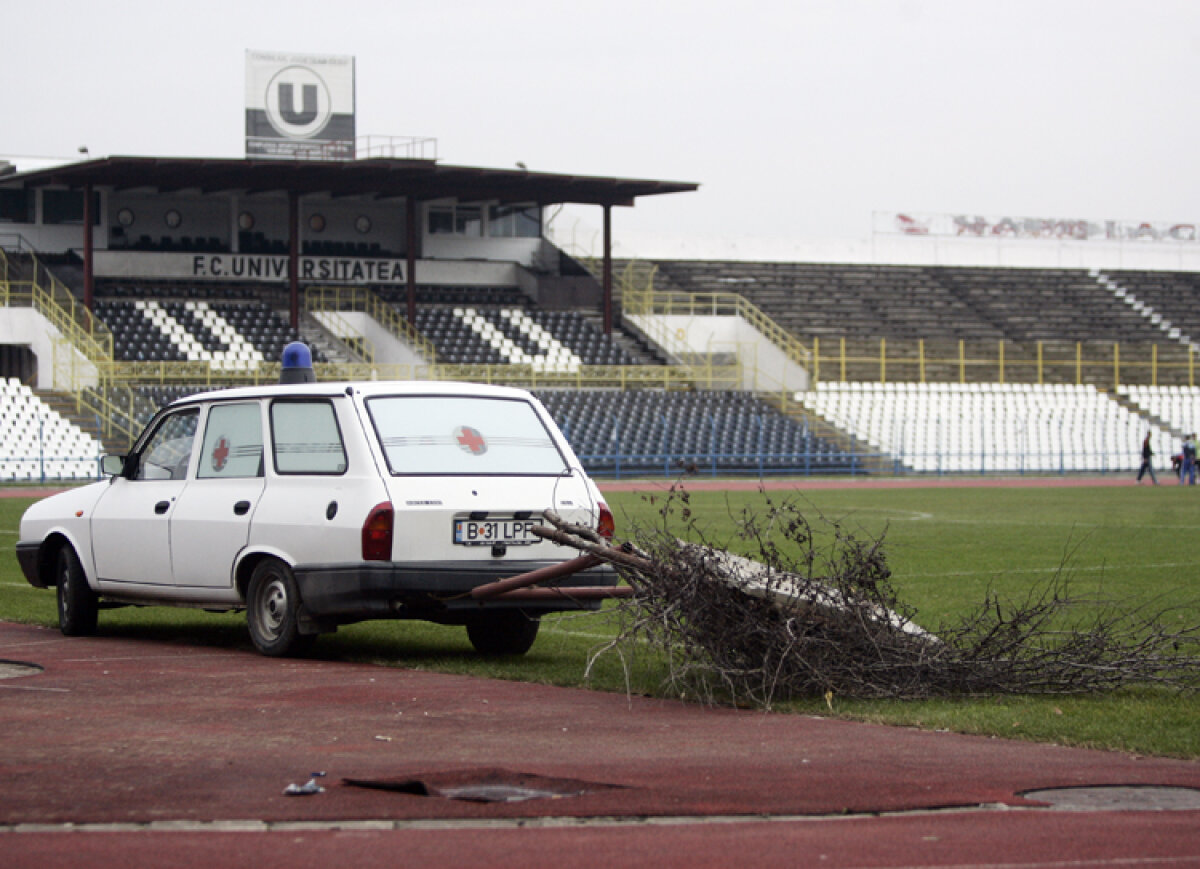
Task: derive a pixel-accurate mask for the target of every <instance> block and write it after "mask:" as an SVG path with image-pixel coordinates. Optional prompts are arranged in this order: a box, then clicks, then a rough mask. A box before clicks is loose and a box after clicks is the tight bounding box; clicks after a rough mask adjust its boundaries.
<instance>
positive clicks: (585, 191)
mask: <svg viewBox="0 0 1200 869" xmlns="http://www.w3.org/2000/svg"><path fill="white" fill-rule="evenodd" d="M13 183H17V184H21V185H23V186H26V187H45V186H60V185H61V186H66V187H70V188H76V189H80V188H83V187H86V186H87V185H89V184H90V185H92V186H93V187H112V188H114V189H118V190H120V189H149V190H159V191H168V192H169V191H179V190H198V191H200V192H202V193H218V192H222V191H235V190H236V191H242V192H246V193H269V192H289V191H294V192H296V193H299V194H301V195H316V194H326V195H329V196H337V197H344V196H369V197H377V198H388V197H410V196H411V197H413V198H415V199H440V198H455V199H458V200H459V201H463V202H473V201H480V200H500V201H502V202H537V203H539V204H542V205H545V204H554V203H584V204H591V205H633V204H634V200H635V199H636V198H637V197H638V196H654V195H657V194H661V193H685V192H690V191H693V190H696V189H697V188H698V187H699V186H700V185H699V184H694V183H691V182H676V181H653V180H648V179H634V178H611V177H599V176H589V175H563V174H557V173H549V172H530V171H528V170H525V169H486V168H479V167H472V166H450V165H445V164H442V163H438V162H437V161H434V160H397V159H366V160H346V161H327V162H326V161H321V162H318V161H300V160H263V159H255V160H249V159H211V158H196V157H104V158H100V159H96V160H84V161H81V162H78V163H70V164H66V165H62V166H56V167H54V168H51V169H40V170H36V171H31V172H20V173H14V174H12V175H7V176H0V184H6V185H7V184H13Z"/></svg>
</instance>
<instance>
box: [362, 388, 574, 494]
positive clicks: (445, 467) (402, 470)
mask: <svg viewBox="0 0 1200 869" xmlns="http://www.w3.org/2000/svg"><path fill="white" fill-rule="evenodd" d="M367 410H368V411H369V412H370V414H371V421H372V423H373V424H374V426H375V432H376V435H377V436H378V437H379V443H380V445H381V446H382V447H383V453H384V455H385V456H386V457H387V463H388V469H389V470H390V471H391V472H392V473H393V474H470V475H481V474H482V475H495V474H520V475H534V476H537V475H557V474H561V473H562V472H563V471H564V470H566V468H567V463H566V459H564V458H563V455H562V453H561V452H559V450H558V447H557V446H556V445H555V443H554V439H553V438H552V437H551V436H550V432H549V430H548V429H547V428H546V425H545V423H543V422H542V418H541V417H540V416H538V413H537V411H536V410H534V408H533V405H531V404H530V403H529V402H528V401H523V400H521V399H512V398H486V397H483V396H459V395H399V396H386V397H380V398H371V399H368V400H367Z"/></svg>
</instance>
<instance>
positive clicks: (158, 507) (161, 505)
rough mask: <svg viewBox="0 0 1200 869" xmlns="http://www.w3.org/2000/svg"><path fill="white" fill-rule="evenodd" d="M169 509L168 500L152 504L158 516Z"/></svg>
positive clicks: (169, 503)
mask: <svg viewBox="0 0 1200 869" xmlns="http://www.w3.org/2000/svg"><path fill="white" fill-rule="evenodd" d="M170 509H171V502H170V501H159V502H158V503H157V504H155V505H154V512H155V513H157V514H158V515H159V516H161V515H162V514H163V513H166V512H167V511H168V510H170Z"/></svg>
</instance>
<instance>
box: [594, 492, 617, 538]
mask: <svg viewBox="0 0 1200 869" xmlns="http://www.w3.org/2000/svg"><path fill="white" fill-rule="evenodd" d="M599 506H600V518H599V519H598V520H597V521H596V533H597V534H599V535H600V536H601V537H609V538H611V537H612V536H613V535H614V534H615V533H616V532H617V520H615V519H614V518H613V514H612V510H609V509H608V505H607V504H605V503H604V502H603V501H601V502H600V505H599Z"/></svg>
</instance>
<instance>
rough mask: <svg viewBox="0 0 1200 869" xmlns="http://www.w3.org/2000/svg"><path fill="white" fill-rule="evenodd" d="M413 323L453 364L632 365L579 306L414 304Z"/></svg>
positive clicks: (547, 368)
mask: <svg viewBox="0 0 1200 869" xmlns="http://www.w3.org/2000/svg"><path fill="white" fill-rule="evenodd" d="M416 328H417V331H418V332H420V333H421V334H423V335H424V336H425V337H426V338H428V339H429V340H430V341H431V342H432V344H433V346H434V348H435V349H436V350H437V353H438V357H439V359H441V360H443V361H445V362H449V363H452V364H468V365H503V364H515V365H533V366H534V367H535V369H537V370H545V371H578V370H579V367H580V366H581V365H632V364H635V360H634V359H633V358H632V356H630V354H629V353H628V352H627V351H626V350H625V349H624V348H622V347H620V346H619V345H617V344H616V343H614V342H613V340H612V339H611V338H610V337H608V336H606V335H604V334H603V333H602V332H600V331H599V330H598V329H596V327H595V326H594V325H592V323H591V322H590V321H588V320H587V319H585V318H584V317H583V315H582V314H580V313H579V312H577V311H539V310H532V309H527V308H521V307H511V308H510V307H501V306H498V305H489V304H481V305H478V306H470V305H468V306H467V307H458V306H455V307H450V306H447V305H428V306H425V307H422V308H420V309H418V311H417V322H416Z"/></svg>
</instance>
